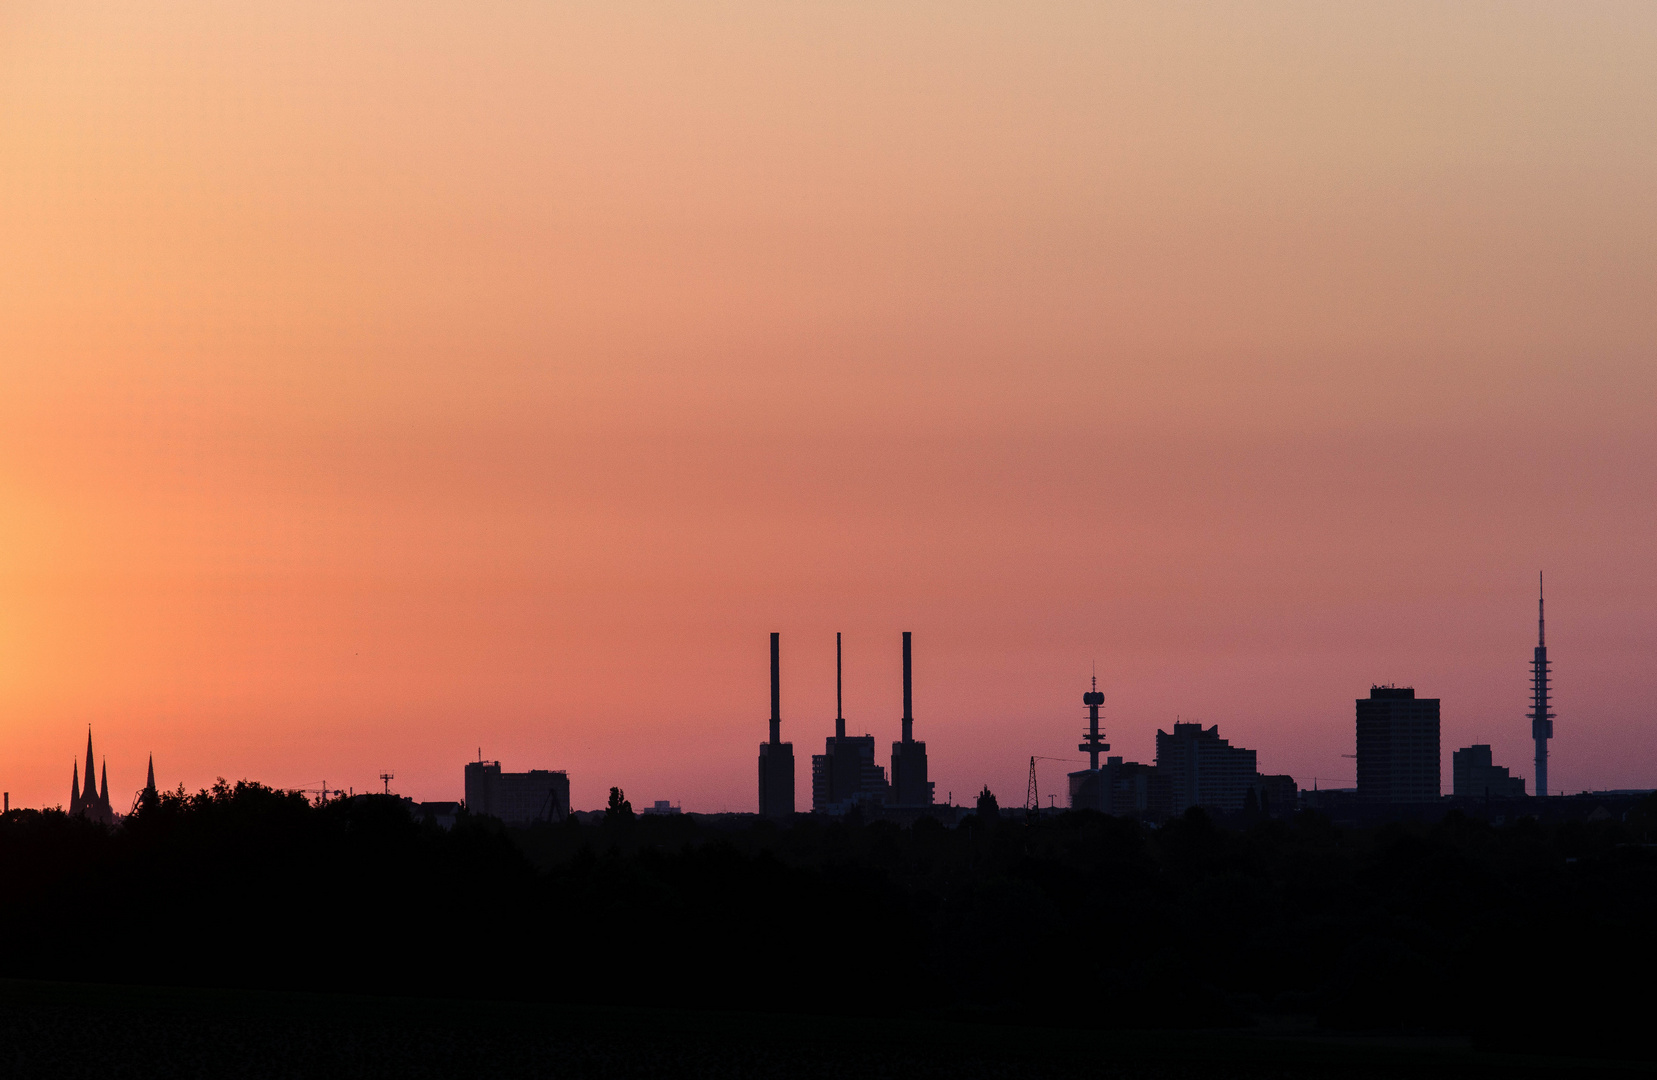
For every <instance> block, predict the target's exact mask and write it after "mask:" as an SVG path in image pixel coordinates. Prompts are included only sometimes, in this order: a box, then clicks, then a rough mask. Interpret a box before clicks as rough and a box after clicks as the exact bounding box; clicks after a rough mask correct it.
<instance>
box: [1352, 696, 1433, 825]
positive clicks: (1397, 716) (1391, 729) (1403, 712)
mask: <svg viewBox="0 0 1657 1080" xmlns="http://www.w3.org/2000/svg"><path fill="white" fill-rule="evenodd" d="M1357 706H1358V709H1357V712H1358V798H1360V799H1363V800H1366V801H1370V802H1384V803H1422V802H1432V801H1434V800H1436V799H1437V798H1438V797H1439V752H1440V751H1439V715H1438V698H1418V697H1416V696H1415V690H1413V689H1412V688H1410V687H1407V686H1375V687H1371V688H1370V691H1369V697H1367V698H1359V699H1358V700H1357Z"/></svg>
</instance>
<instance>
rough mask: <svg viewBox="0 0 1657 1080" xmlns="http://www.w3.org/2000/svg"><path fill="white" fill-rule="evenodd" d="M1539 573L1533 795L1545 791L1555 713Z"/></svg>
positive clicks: (1533, 693)
mask: <svg viewBox="0 0 1657 1080" xmlns="http://www.w3.org/2000/svg"><path fill="white" fill-rule="evenodd" d="M1542 602H1543V593H1542V575H1541V574H1540V573H1538V574H1537V575H1536V654H1535V657H1534V659H1532V661H1531V676H1530V688H1531V698H1532V700H1531V710H1530V737H1531V738H1532V739H1535V740H1536V794H1537V797H1538V798H1541V797H1544V796H1546V795H1547V794H1548V740H1549V739H1551V738H1553V720H1554V713H1553V712H1552V711H1551V709H1550V708H1549V706H1551V705H1552V704H1553V695H1552V693H1550V689H1551V688H1550V685H1549V684H1550V680H1549V678H1548V672H1549V665H1548V624H1547V620H1546V618H1545V617H1544V612H1543V608H1542Z"/></svg>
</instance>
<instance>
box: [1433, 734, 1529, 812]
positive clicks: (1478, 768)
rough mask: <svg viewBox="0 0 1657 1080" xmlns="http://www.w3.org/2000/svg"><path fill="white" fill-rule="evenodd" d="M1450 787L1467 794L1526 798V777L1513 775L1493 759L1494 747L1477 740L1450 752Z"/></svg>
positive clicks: (1455, 791)
mask: <svg viewBox="0 0 1657 1080" xmlns="http://www.w3.org/2000/svg"><path fill="white" fill-rule="evenodd" d="M1450 784H1451V788H1450V790H1451V791H1452V792H1454V793H1455V794H1456V795H1459V796H1461V797H1463V798H1479V799H1483V798H1494V799H1510V798H1523V797H1524V794H1525V778H1524V777H1522V776H1509V775H1508V772H1507V769H1506V767H1504V766H1501V765H1497V764H1495V763H1494V762H1493V761H1492V760H1491V756H1490V747H1489V746H1486V745H1485V744H1484V743H1475V744H1473V745H1472V746H1468V747H1463V748H1462V749H1460V750H1457V751H1456V752H1455V753H1453V754H1451V755H1450Z"/></svg>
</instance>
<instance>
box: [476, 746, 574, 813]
mask: <svg viewBox="0 0 1657 1080" xmlns="http://www.w3.org/2000/svg"><path fill="white" fill-rule="evenodd" d="M466 810H467V812H468V813H472V814H481V815H483V816H485V817H492V818H499V819H500V820H501V821H504V822H506V823H507V824H508V825H531V824H534V823H535V822H537V821H563V820H565V819H567V818H568V817H569V816H570V776H569V773H567V772H564V771H563V770H558V771H553V770H549V769H531V770H529V771H528V772H521V773H509V772H502V771H501V763H500V762H498V761H483V760H481V759H480V760H478V761H468V762H467V763H466Z"/></svg>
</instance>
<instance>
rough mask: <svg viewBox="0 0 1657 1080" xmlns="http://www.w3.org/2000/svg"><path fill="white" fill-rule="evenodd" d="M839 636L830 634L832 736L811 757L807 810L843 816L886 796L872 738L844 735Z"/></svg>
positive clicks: (883, 773) (843, 701) (879, 801)
mask: <svg viewBox="0 0 1657 1080" xmlns="http://www.w3.org/2000/svg"><path fill="white" fill-rule="evenodd" d="M842 689H843V683H842V680H841V664H840V635H839V634H838V633H836V634H835V635H834V734H833V735H832V736H830V737H829V738H828V739H827V740H826V742H825V745H824V748H823V752H822V753H821V754H813V755H812V756H811V809H812V811H813V812H814V813H818V814H843V813H845V812H846V811H848V810H850V809H851V808H852V807H853V806H857V805H859V804H874V805H880V804H883V803H885V801H886V797H887V794H888V785H887V783H886V770H885V769H883V768H881V767H880V766H879V765H876V764H875V738H874V736H873V735H847V734H846V708H845V697H844V695H843V694H842V692H841V691H842Z"/></svg>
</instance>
